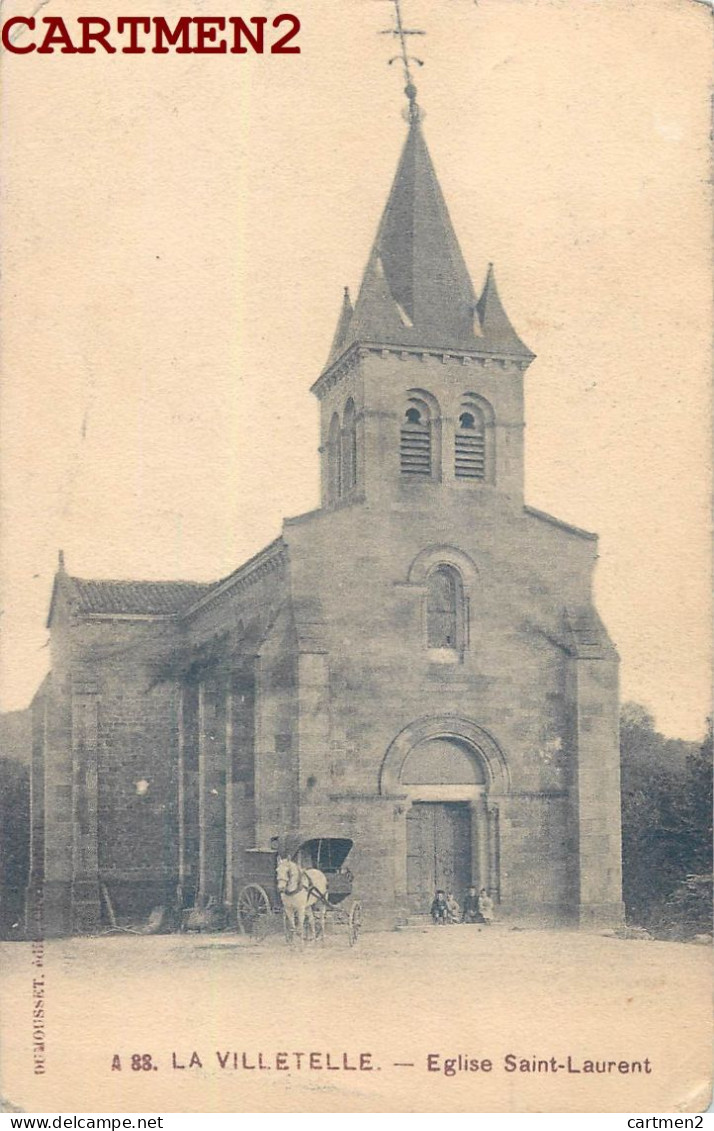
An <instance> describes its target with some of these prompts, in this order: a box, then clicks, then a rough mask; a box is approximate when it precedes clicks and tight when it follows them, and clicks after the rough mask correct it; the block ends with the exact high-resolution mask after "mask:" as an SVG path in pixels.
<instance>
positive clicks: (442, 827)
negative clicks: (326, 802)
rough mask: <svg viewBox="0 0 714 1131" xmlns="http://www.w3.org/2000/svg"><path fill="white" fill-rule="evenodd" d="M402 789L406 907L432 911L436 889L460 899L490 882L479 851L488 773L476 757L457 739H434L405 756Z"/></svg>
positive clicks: (464, 743) (472, 751)
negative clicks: (404, 798)
mask: <svg viewBox="0 0 714 1131" xmlns="http://www.w3.org/2000/svg"><path fill="white" fill-rule="evenodd" d="M400 777H401V784H402V786H403V787H404V792H405V794H406V796H407V799H408V801H409V802H410V805H409V807H408V809H407V814H406V820H407V829H406V833H407V904H408V907H409V910H410V912H412V913H419V912H423V911H425V910H428V907H429V905H430V903H431V900H432V899H433V897H434V892H435V891H436V890H437V889H438V888H442V889H443V890H444V891H451V892H453V893H454V895H455V896H456V898H457V899H458V900H460V899H461V898H462V897H463V894H464V892H465V891H466V889H467V888H468V887H469V885H470V884H472V883H473V884H476V885H477V886H481V887H483V886H485V885H486V884H487V883H488V876H487V874H484V873H487V870H488V861H487V860H486V859H481V858H480V857H481V853H480V852H479V848H480V842H481V840H482V837H481V836H480V835H479V834H480V833H481V832H482V831H483V829H482V827H481V826H482V824H483V817H484V810H485V793H486V774H485V772H484V768H483V765H482V764H481V761H480V759H479V758H478V756H477V754H476V752H475V751H474V750H473V748H471V747H470V746H469V745H468V744H467V743H466V742H464V741H463V740H462V739H458V738H430V739H427V740H426V741H424V742H420V743H419V744H418V745H417V746H415V747H414V749H413V750H411V751H410V753H409V754H408V755H407V758H406V760H405V762H404V764H403V766H402V771H401V775H400Z"/></svg>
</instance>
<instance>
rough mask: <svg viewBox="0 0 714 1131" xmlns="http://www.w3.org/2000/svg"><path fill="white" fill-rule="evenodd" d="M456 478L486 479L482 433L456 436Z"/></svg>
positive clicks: (484, 438) (483, 437)
mask: <svg viewBox="0 0 714 1131" xmlns="http://www.w3.org/2000/svg"><path fill="white" fill-rule="evenodd" d="M456 478H457V479H485V478H486V437H485V436H484V434H483V432H472V433H471V434H470V435H469V434H468V433H466V434H459V433H458V432H457V434H456Z"/></svg>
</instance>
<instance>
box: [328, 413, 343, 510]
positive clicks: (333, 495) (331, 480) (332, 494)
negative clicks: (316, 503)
mask: <svg viewBox="0 0 714 1131" xmlns="http://www.w3.org/2000/svg"><path fill="white" fill-rule="evenodd" d="M327 469H328V471H327V474H328V479H327V482H328V492H329V498H330V502H331V503H336V502H337V501H338V499H341V498H342V443H341V434H340V418H339V416H338V415H337V413H334V414H333V417H332V420H331V421H330V432H329V435H328V437H327Z"/></svg>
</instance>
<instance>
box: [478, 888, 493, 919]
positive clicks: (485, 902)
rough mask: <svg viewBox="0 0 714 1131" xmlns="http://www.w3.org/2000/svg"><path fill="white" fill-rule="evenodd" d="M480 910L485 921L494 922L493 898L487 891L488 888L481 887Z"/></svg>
mask: <svg viewBox="0 0 714 1131" xmlns="http://www.w3.org/2000/svg"><path fill="white" fill-rule="evenodd" d="M478 911H479V915H480V916H481V919H482V921H483V922H484V923H492V922H493V900H492V899H491V896H490V895H489V894H488V892H487V891H486V888H481V891H480V892H479V896H478Z"/></svg>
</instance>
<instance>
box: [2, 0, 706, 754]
mask: <svg viewBox="0 0 714 1131" xmlns="http://www.w3.org/2000/svg"><path fill="white" fill-rule="evenodd" d="M36 4H37V0H34V2H33V0H26V2H24V3H22V2H21V0H5V3H4V4H2V5H1V6H0V15H8V14H10V13H12V12H16V11H19V12H25V13H27V12H31V11H33V10H34V8H35V7H36ZM404 6H405V20H406V22H407V23H408V24H409V25H410V26H412V27H419V28H423V29H425V30H426V31H427V33H428V34H427V35H426V36H424V37H418V38H417V37H414V39H413V40H412V43H413V45H414V51H415V53H416V54H417V55H418V56H419V58H420V59H422V60H423V62H424V66H423V67H420V66H418V65H415V72H416V77H417V83H418V86H419V101H420V104H421V105H422V107H423V108H424V110H425V120H424V133H425V137H426V140H427V144H428V145H429V148H430V151H431V154H432V157H433V160H434V163H435V166H436V169H437V173H438V175H439V179H440V182H441V185H442V188H443V190H444V194H445V196H446V199H447V203H448V205H449V209H450V212H451V216H452V220H453V222H454V226H455V229H456V232H457V236H458V238H459V241H460V244H461V247H462V250H463V252H464V256H465V259H466V262H467V264H468V265H469V268H470V271H471V274H472V277H473V280H474V284H475V286H476V288H477V290H479V289H480V286H481V284H482V281H483V278H484V276H485V273H486V269H487V265H488V262H489V261H491V260H493V261H494V263H495V269H496V277H497V281H498V285H499V290H500V294H501V297H502V299H503V302H504V304H505V307H506V310H507V311H508V314H509V316H510V318H511V321H512V322H513V324H514V326H515V327H516V329H517V331H518V333H519V334H520V336H521V337H522V338H523V339H524V340H525V341H526V342H527V344H528V345H529V346H530V348H531V349H532V350H533V351H534V352H535V353H536V355H537V360H536V361H535V362H534V363H533V365H532V366H531V368H530V370H529V372H528V375H527V378H526V414H527V430H526V465H527V469H526V495H527V501H528V502H529V504H531V505H532V506H535V507H538V508H540V509H542V510H545V511H548V512H549V513H551V514H554V515H557V516H558V517H560V518H562V519H564V520H566V521H568V522H572V523H574V524H575V525H577V526H580V527H584V528H586V529H589V530H594V531H597V532H598V533H599V535H600V549H599V553H600V557H599V561H598V564H597V570H596V596H597V603H598V607H599V609H600V612H601V614H602V616H603V619H604V620H605V623H606V624H607V626H608V628H609V630H610V632H611V635H612V636H613V638H614V640H615V642H616V644H617V646H618V650H619V652H620V656H621V660H622V668H621V683H622V695H623V698H624V699H634V700H636V701H638V702H641V703H643V704H644V705H646V706H647V707H648V709H649V710H651V711H652V713H653V714H654V716H655V718H656V721H657V725H658V727H659V728H660V729H661V730H662V731H663V732H664V733H666V734H669V735H673V736H679V737H684V738H698V737H700V736H701V735H702V733H703V730H704V720H705V717H706V715H707V714H708V713H709V709H710V708H709V700H710V682H711V680H710V666H709V665H710V642H709V624H710V614H709V593H710V579H711V573H710V559H709V554H710V519H709V498H710V470H709V469H710V454H709V453H710V371H711V315H712V311H711V283H710V263H711V223H710V185H709V180H710V165H709V150H708V130H709V89H710V84H711V73H710V71H711V59H710V54H711V52H710V39H711V13H710V12H709V11H708V10H707V9H706V7H705V6H704V5H702V4H699V3H695V2H693V0H639V2H638V3H637V4H632V3H629V2H626V0H479V2H478V4H474V3H472V2H471V0H441V2H437V0H404ZM286 10H287V11H292V12H294V13H295V14H297V15H298V16H299V18H300V20H301V24H302V27H301V31H300V36H299V43H300V46H301V53H300V54H299V55H290V56H288V55H283V56H271V55H262V56H260V55H244V56H237V55H227V56H219V55H203V56H193V55H191V56H180V55H175V54H169V55H164V56H154V55H149V54H147V55H143V56H124V55H121V54H117V55H114V56H109V55H106V54H97V55H94V56H63V55H61V54H55V55H44V56H40V55H37V54H29V55H24V56H12V57H10V56H8V55H5V56H4V57H3V58H2V60H1V61H0V82H1V86H0V114H1V116H2V131H1V136H0V159H1V160H2V167H3V184H2V189H1V190H0V191H1V196H0V205H1V208H0V225H1V235H2V268H3V272H2V283H1V284H0V286H1V288H2V292H1V294H0V298H1V299H2V309H3V312H2V321H1V322H0V346H1V363H2V388H1V391H0V440H1V447H2V453H1V455H0V460H1V463H0V471H1V473H2V479H1V483H0V490H1V494H0V507H1V512H0V513H1V518H2V541H1V543H0V567H1V580H2V621H1V622H0V623H1V624H2V646H1V651H0V692H1V698H0V707H1V709H4V710H10V709H17V708H22V707H24V706H26V705H27V703H28V702H29V701H30V699H31V697H32V694H33V693H34V690H35V689H36V687H37V685H38V684H39V682H40V680H41V679H42V677H43V675H44V672H45V670H46V667H47V662H48V659H47V658H48V650H47V647H46V644H47V638H48V634H47V630H46V627H45V619H46V614H47V608H48V603H49V596H50V592H51V587H52V579H53V574H54V570H55V568H56V563H57V553H58V549H59V548H60V547H61V548H63V549H64V552H65V556H66V561H67V568H68V570H69V572H70V573H73V574H75V575H76V576H80V577H116V578H129V577H135V578H182V579H193V578H195V579H198V580H212V579H216V578H219V577H221V576H224V575H225V574H227V573H229V572H230V571H232V570H233V569H234V568H235V567H236V566H237V565H238V564H240V562H241V561H243V560H245V559H246V558H247V557H249V556H250V555H251V554H253V553H255V552H256V551H257V550H259V549H260V548H261V547H262V546H263V545H265V544H266V543H268V542H269V541H271V540H272V539H273V538H274V537H275V536H276V535H277V534H278V533H279V531H280V527H281V522H282V519H283V517H284V516H290V515H295V514H299V513H301V512H303V511H306V510H310V509H312V508H313V507H314V506H315V505H317V502H318V458H317V443H318V438H317V419H318V414H317V402H316V401H315V400H314V398H313V397H312V396H311V395H310V393H309V388H310V385H311V384H312V382H313V381H314V380H315V379H316V377H317V376H318V374H319V372H320V370H321V368H322V366H323V364H324V361H325V359H326V356H327V352H328V349H329V345H330V341H331V338H332V335H333V332H334V328H335V323H336V319H337V316H338V312H339V307H340V302H341V295H342V288H343V287H344V286H345V285H349V286H350V287H351V288H352V291H353V293H354V292H355V291H356V290H357V288H358V285H359V281H360V278H361V275H362V271H363V269H364V265H365V263H366V260H367V256H368V253H369V249H370V246H371V243H372V240H373V238H374V234H375V231H376V228H377V224H378V221H379V217H380V214H381V210H382V208H383V206H384V203H385V201H386V197H387V193H388V190H389V186H390V183H391V179H392V177H393V174H394V171H395V168H396V164H397V160H398V156H399V151H400V148H401V145H402V143H403V139H404V135H405V131H406V124H405V122H404V120H403V117H402V109H403V105H404V98H403V94H402V86H403V80H402V77H401V75H400V73H399V68H398V67H397V65H393V66H390V65H389V63H388V60H389V58H390V56H391V55H393V54H394V51H395V47H394V44H393V43H392V41H391V40H390V39H389V37H387V36H381V35H379V34H378V32H379V31H380V30H381V29H383V28H387V27H388V26H390V23H391V15H390V5H389V4H388V3H387V2H385V0H341V2H340V3H339V4H336V3H335V2H334V0H281V3H280V4H278V3H277V2H276V0H254V3H253V4H252V5H248V4H247V3H245V2H241V3H240V4H236V5H234V6H233V7H230V6H229V5H227V4H225V3H224V2H221V0H211V2H210V3H209V2H208V0H202V2H198V0H184V3H183V4H182V5H181V4H179V3H178V2H177V0H176V2H174V0H171V2H160V0H157V2H156V3H155V4H154V5H153V7H152V8H151V10H150V11H149V7H148V6H147V5H146V4H144V5H141V4H140V3H138V2H134V3H130V2H128V0H122V3H121V4H119V3H115V2H114V0H103V2H102V5H101V14H102V15H103V16H105V18H107V19H110V20H112V19H114V18H115V17H116V15H117V14H121V15H141V14H147V13H149V14H155V15H159V14H160V15H165V16H166V18H167V19H169V20H175V19H177V18H178V17H179V16H180V15H236V14H240V15H243V16H248V15H266V16H267V17H268V18H269V19H272V18H273V17H274V16H275V15H276V14H278V13H279V12H282V11H286ZM49 13H52V14H57V15H63V16H64V17H65V18H66V19H67V20H68V21H72V20H74V19H75V18H76V16H77V15H86V14H92V13H91V10H90V8H89V7H88V6H87V5H86V4H82V3H80V2H78V0H48V2H47V3H46V4H45V5H44V7H43V9H42V11H41V12H38V18H41V17H42V16H45V15H48V14H49Z"/></svg>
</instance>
